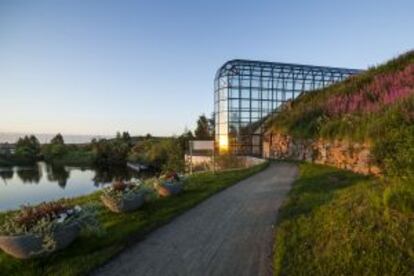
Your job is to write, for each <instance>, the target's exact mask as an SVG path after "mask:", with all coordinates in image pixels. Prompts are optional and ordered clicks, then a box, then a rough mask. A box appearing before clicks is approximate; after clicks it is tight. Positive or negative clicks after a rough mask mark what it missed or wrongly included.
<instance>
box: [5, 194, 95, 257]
mask: <svg viewBox="0 0 414 276" xmlns="http://www.w3.org/2000/svg"><path fill="white" fill-rule="evenodd" d="M96 212H97V208H96V206H95V205H87V206H84V207H83V208H81V207H80V206H71V205H69V204H66V202H65V201H64V200H60V201H57V202H49V203H41V204H39V205H37V206H22V207H21V209H20V210H19V211H17V212H15V213H13V215H12V216H10V217H9V218H7V219H6V222H5V223H4V224H3V225H2V226H0V248H1V249H2V250H3V251H4V252H6V253H7V254H9V255H12V256H14V257H16V258H19V259H29V258H32V257H38V256H44V255H47V254H49V253H51V252H54V251H56V250H60V249H63V248H65V247H67V246H68V245H69V244H70V243H72V242H73V241H74V240H75V239H76V237H77V236H78V235H79V233H80V231H81V230H82V229H83V230H88V231H94V232H98V231H100V227H99V223H98V221H97V220H96Z"/></svg>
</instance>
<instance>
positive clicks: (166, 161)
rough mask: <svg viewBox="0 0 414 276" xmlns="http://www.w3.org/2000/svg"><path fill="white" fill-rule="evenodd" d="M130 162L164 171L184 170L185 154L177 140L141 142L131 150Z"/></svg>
mask: <svg viewBox="0 0 414 276" xmlns="http://www.w3.org/2000/svg"><path fill="white" fill-rule="evenodd" d="M129 160H131V161H134V162H140V163H142V164H146V165H150V166H152V167H154V168H156V169H159V170H162V171H167V170H175V171H182V170H183V169H184V153H183V150H182V148H181V146H180V142H179V139H177V138H168V139H161V140H154V139H151V140H144V141H142V142H139V143H137V144H135V145H134V147H133V148H132V149H131V153H130V156H129Z"/></svg>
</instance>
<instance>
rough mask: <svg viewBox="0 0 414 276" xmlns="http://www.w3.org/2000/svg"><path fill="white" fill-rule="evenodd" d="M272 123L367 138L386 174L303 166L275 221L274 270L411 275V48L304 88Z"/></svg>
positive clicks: (290, 130)
mask: <svg viewBox="0 0 414 276" xmlns="http://www.w3.org/2000/svg"><path fill="white" fill-rule="evenodd" d="M268 128H269V131H274V132H282V133H284V134H288V135H290V136H293V137H295V138H297V139H303V138H311V139H312V138H322V140H327V141H329V140H347V141H349V142H351V143H352V142H365V143H368V144H370V145H371V146H372V152H373V154H374V157H375V158H376V161H377V163H378V164H379V165H380V166H382V170H383V172H385V175H384V177H382V178H376V177H373V176H363V175H359V174H355V173H352V172H349V171H344V170H340V169H336V168H333V167H328V166H321V165H315V164H309V163H301V164H300V166H299V167H300V177H299V179H298V180H297V181H296V182H295V183H294V185H293V188H292V190H291V192H290V193H289V195H288V197H287V199H286V201H285V203H284V205H283V206H282V208H281V210H280V214H279V218H278V224H277V227H276V237H275V239H276V242H275V250H274V270H275V271H274V272H275V275H336V274H337V275H413V271H414V51H411V52H408V53H406V54H404V55H402V56H400V57H398V58H396V59H394V60H391V61H389V62H388V63H386V64H383V65H380V66H378V67H375V68H371V69H369V70H368V71H366V72H364V73H362V74H360V75H357V76H354V77H352V78H349V79H347V80H345V81H344V82H341V83H338V84H335V85H333V86H330V87H328V88H325V89H321V90H319V91H315V92H311V93H307V94H303V95H302V96H300V97H298V98H297V99H296V100H295V101H293V102H292V105H291V107H289V108H285V109H283V110H282V111H281V113H280V115H278V116H277V117H276V118H274V119H272V120H271V121H269V122H268Z"/></svg>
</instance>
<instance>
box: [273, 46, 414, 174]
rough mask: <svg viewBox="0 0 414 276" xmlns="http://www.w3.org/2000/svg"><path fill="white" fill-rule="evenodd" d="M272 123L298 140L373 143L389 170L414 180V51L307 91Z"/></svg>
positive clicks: (378, 159)
mask: <svg viewBox="0 0 414 276" xmlns="http://www.w3.org/2000/svg"><path fill="white" fill-rule="evenodd" d="M267 124H268V125H267V126H268V128H269V130H274V131H278V132H283V133H286V134H289V135H291V136H293V137H296V138H324V139H327V140H334V139H345V140H348V141H351V142H368V143H369V144H371V145H372V149H373V155H374V158H375V161H376V163H377V164H378V165H379V166H380V167H381V168H382V169H383V171H384V172H385V173H386V174H388V175H393V176H399V177H408V176H411V177H413V178H414V159H413V158H412V156H414V51H411V52H408V53H406V54H404V55H402V56H400V57H398V58H396V59H394V60H391V61H389V62H387V63H386V64H383V65H380V66H378V67H376V68H372V69H370V70H368V71H366V72H364V73H362V74H360V75H357V76H354V77H351V78H349V79H347V80H345V81H343V82H340V83H337V84H335V85H332V86H329V87H327V88H325V89H321V90H319V91H314V92H312V93H306V94H303V95H302V96H300V97H298V98H297V99H296V100H295V101H293V103H292V108H291V109H285V110H283V111H282V112H281V113H280V114H278V116H276V117H275V118H274V119H272V120H270V121H269V122H267Z"/></svg>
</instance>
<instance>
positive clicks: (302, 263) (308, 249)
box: [274, 164, 414, 275]
mask: <svg viewBox="0 0 414 276" xmlns="http://www.w3.org/2000/svg"><path fill="white" fill-rule="evenodd" d="M412 183H413V182H405V183H404V182H399V181H397V180H393V181H392V180H389V181H385V180H379V179H375V178H372V177H367V176H362V175H358V174H354V173H351V172H348V171H343V170H339V169H336V168H332V167H327V166H321V165H313V164H300V177H299V179H298V180H297V181H296V182H295V183H294V186H293V188H292V190H291V191H290V193H289V195H288V197H287V199H286V200H285V203H284V205H283V206H282V208H281V210H280V213H279V218H278V224H277V228H276V237H275V247H274V272H275V275H412V272H413V271H414V185H413V184H412Z"/></svg>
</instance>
